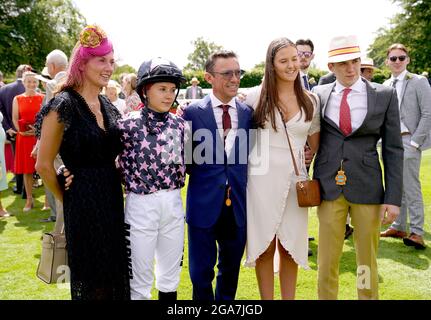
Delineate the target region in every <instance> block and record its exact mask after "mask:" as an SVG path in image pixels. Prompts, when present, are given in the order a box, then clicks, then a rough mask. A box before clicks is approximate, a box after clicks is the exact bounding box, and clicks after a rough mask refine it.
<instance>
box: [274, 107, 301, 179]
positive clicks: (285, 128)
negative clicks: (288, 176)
mask: <svg viewBox="0 0 431 320" xmlns="http://www.w3.org/2000/svg"><path fill="white" fill-rule="evenodd" d="M278 112H279V113H280V117H281V122H283V126H284V131H285V132H286V138H287V142H288V143H289V149H290V155H291V156H292V162H293V167H294V168H295V174H296V175H297V176H299V171H298V166H297V165H296V161H295V156H294V155H293V150H292V145H291V144H290V139H289V134H288V133H287V127H286V122H284V119H283V114H282V113H281V111H280V109H278Z"/></svg>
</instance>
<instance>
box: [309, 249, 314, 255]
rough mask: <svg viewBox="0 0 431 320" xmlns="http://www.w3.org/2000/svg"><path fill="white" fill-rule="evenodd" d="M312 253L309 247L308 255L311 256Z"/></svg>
mask: <svg viewBox="0 0 431 320" xmlns="http://www.w3.org/2000/svg"><path fill="white" fill-rule="evenodd" d="M312 255H313V251H311V249H308V256H309V257H311V256H312Z"/></svg>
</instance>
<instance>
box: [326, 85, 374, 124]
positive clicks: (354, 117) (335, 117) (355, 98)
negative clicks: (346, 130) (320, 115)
mask: <svg viewBox="0 0 431 320" xmlns="http://www.w3.org/2000/svg"><path fill="white" fill-rule="evenodd" d="M345 88H346V87H344V86H343V85H342V84H341V83H340V82H338V80H336V81H335V87H334V90H333V91H332V93H331V96H330V98H329V101H328V104H327V106H326V110H324V115H325V117H326V118H329V119H331V120H332V121H333V122H334V123H335V124H336V125H338V126H339V125H340V104H341V98H342V97H343V91H344V89H345ZM350 89H352V91H350V93H349V94H348V95H347V103H348V104H349V107H350V119H351V122H352V132H353V131H355V130H357V129H358V128H359V127H360V126H361V125H362V123H363V122H364V119H365V116H366V115H367V111H368V108H367V105H368V103H367V86H366V84H365V82H363V81H362V79H361V78H359V79H358V81H356V82H355V83H354V84H353V85H352V86H351V87H350Z"/></svg>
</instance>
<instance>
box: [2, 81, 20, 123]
mask: <svg viewBox="0 0 431 320" xmlns="http://www.w3.org/2000/svg"><path fill="white" fill-rule="evenodd" d="M24 91H25V88H24V85H23V84H22V81H21V80H17V81H15V82H12V83H9V84H7V85H5V86H4V87H1V88H0V111H1V113H2V114H3V123H2V124H3V129H4V130H5V131H7V130H9V129H10V128H12V129H15V126H14V125H13V122H12V102H13V98H15V96H17V95H19V94H21V93H23V92H24Z"/></svg>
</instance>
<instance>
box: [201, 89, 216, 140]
mask: <svg viewBox="0 0 431 320" xmlns="http://www.w3.org/2000/svg"><path fill="white" fill-rule="evenodd" d="M199 109H200V111H201V112H199V118H200V119H201V120H202V122H204V123H205V128H207V129H209V130H211V131H212V132H216V131H217V122H216V120H215V117H214V111H213V106H212V104H211V99H210V97H209V96H207V97H205V99H204V100H203V103H202V104H201V105H200V106H199Z"/></svg>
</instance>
